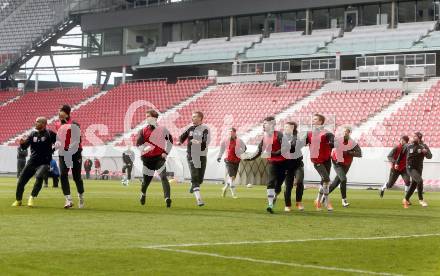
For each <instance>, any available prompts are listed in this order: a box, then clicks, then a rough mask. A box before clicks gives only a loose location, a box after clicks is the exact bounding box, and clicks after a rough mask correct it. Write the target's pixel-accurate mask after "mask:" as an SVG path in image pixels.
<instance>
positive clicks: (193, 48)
mask: <svg viewBox="0 0 440 276" xmlns="http://www.w3.org/2000/svg"><path fill="white" fill-rule="evenodd" d="M260 40H261V35H248V36H234V37H232V38H231V39H230V40H228V38H227V37H221V38H208V39H201V40H199V42H197V43H195V44H191V45H190V47H189V48H188V49H185V50H183V52H182V53H181V54H178V55H176V56H175V57H174V62H176V63H177V62H199V61H201V62H202V61H207V60H212V61H215V60H234V59H235V58H236V57H237V55H238V54H243V53H244V52H245V50H246V49H247V48H250V47H251V46H252V44H254V43H256V42H259V41H260Z"/></svg>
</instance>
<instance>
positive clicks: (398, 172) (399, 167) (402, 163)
mask: <svg viewBox="0 0 440 276" xmlns="http://www.w3.org/2000/svg"><path fill="white" fill-rule="evenodd" d="M408 142H409V137H408V136H406V135H403V136H402V137H400V141H399V144H398V145H397V146H395V147H394V148H393V149H392V150H391V151H390V153H389V154H388V161H390V164H391V169H390V176H389V177H388V182H386V183H385V184H383V186H382V187H380V188H379V195H380V197H383V195H384V193H385V190H386V189H391V188H392V187H393V186H394V184H395V183H396V181H397V179H398V178H399V176H401V177H402V179H403V182H404V183H405V193H406V192H407V191H408V188H409V186H410V177H409V175H408V172H407V171H406V158H400V159H399V162H397V159H398V158H399V156H400V154H401V153H402V151H403V148H404V147H405V145H406V144H408Z"/></svg>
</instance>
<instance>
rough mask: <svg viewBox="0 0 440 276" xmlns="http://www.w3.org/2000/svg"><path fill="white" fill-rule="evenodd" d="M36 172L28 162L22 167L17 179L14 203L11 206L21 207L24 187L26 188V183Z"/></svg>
mask: <svg viewBox="0 0 440 276" xmlns="http://www.w3.org/2000/svg"><path fill="white" fill-rule="evenodd" d="M36 171H37V168H36V167H35V166H34V165H32V164H30V163H29V162H28V163H26V166H24V168H23V170H22V171H21V173H20V176H19V177H18V181H17V189H16V192H15V202H14V203H13V204H12V206H21V204H22V200H23V192H24V187H25V186H26V184H27V183H28V181H29V180H30V179H31V178H32V177H33V176H34V174H35V172H36Z"/></svg>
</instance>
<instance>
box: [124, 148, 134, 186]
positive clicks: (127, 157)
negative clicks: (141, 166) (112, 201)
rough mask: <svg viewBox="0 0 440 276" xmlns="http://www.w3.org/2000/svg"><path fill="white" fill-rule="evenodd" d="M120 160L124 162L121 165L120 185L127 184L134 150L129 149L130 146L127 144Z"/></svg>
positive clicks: (129, 178) (131, 168)
mask: <svg viewBox="0 0 440 276" xmlns="http://www.w3.org/2000/svg"><path fill="white" fill-rule="evenodd" d="M122 162H124V166H122V185H124V186H128V184H130V180H131V171H132V170H133V162H134V151H132V150H131V146H128V148H127V150H125V151H124V152H123V153H122Z"/></svg>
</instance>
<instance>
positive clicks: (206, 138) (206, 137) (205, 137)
mask: <svg viewBox="0 0 440 276" xmlns="http://www.w3.org/2000/svg"><path fill="white" fill-rule="evenodd" d="M209 142H210V135H209V130H208V129H207V128H206V129H204V130H203V135H202V143H201V146H200V148H201V150H202V151H204V150H205V149H206V147H207V146H208V145H209Z"/></svg>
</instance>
